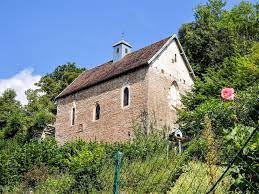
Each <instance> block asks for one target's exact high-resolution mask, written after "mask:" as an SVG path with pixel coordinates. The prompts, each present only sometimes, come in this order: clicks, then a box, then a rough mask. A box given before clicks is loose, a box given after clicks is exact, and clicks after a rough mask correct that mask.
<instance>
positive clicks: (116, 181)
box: [113, 151, 122, 194]
mask: <svg viewBox="0 0 259 194" xmlns="http://www.w3.org/2000/svg"><path fill="white" fill-rule="evenodd" d="M121 161H122V152H120V151H118V152H117V153H116V156H115V175H114V185H113V193H114V194H119V191H120V188H119V187H120V168H121Z"/></svg>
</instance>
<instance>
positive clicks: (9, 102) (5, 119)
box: [0, 89, 26, 139]
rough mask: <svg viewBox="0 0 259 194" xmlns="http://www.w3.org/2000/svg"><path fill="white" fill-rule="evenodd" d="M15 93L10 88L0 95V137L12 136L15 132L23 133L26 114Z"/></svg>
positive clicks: (7, 137)
mask: <svg viewBox="0 0 259 194" xmlns="http://www.w3.org/2000/svg"><path fill="white" fill-rule="evenodd" d="M15 97H16V93H15V91H14V90H12V89H7V90H6V91H4V93H3V95H2V96H0V139H1V138H3V139H9V138H13V137H14V136H15V135H16V134H18V133H20V135H21V134H24V132H25V130H26V127H25V126H26V114H25V112H24V110H23V108H22V105H21V104H20V102H19V101H17V100H16V99H15Z"/></svg>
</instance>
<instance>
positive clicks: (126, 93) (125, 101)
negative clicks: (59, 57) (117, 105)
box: [123, 87, 129, 106]
mask: <svg viewBox="0 0 259 194" xmlns="http://www.w3.org/2000/svg"><path fill="white" fill-rule="evenodd" d="M128 105H129V88H128V87H125V88H124V90H123V106H128Z"/></svg>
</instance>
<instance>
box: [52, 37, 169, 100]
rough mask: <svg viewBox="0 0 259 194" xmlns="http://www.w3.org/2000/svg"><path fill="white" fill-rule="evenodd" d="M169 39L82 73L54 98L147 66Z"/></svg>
mask: <svg viewBox="0 0 259 194" xmlns="http://www.w3.org/2000/svg"><path fill="white" fill-rule="evenodd" d="M171 37H172V36H170V37H167V38H164V39H162V40H160V41H157V42H154V43H152V44H150V45H147V46H145V47H143V48H140V49H138V50H136V51H133V52H131V53H129V54H127V55H126V56H124V57H123V58H121V59H120V60H118V61H116V62H113V60H110V61H108V62H105V63H103V64H101V65H98V66H96V67H94V68H91V69H89V70H86V71H84V72H83V73H82V74H80V75H79V76H78V77H77V78H76V79H75V80H74V81H73V82H72V83H71V84H70V85H69V86H67V87H66V88H65V89H64V90H63V91H62V92H61V93H60V94H59V95H58V96H57V97H56V98H61V97H65V96H67V95H69V94H71V93H75V92H78V91H80V90H82V89H85V88H87V87H91V86H93V85H95V84H98V83H99V82H101V81H105V80H107V79H111V78H113V77H115V76H118V75H120V74H122V73H125V72H127V71H129V70H133V69H135V68H137V67H141V66H142V65H144V64H148V61H149V60H150V59H151V58H152V56H153V55H155V54H156V53H157V52H158V51H159V50H160V49H161V48H162V46H163V45H164V44H165V43H166V42H167V41H168V40H169V39H170V38H171Z"/></svg>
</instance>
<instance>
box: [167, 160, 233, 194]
mask: <svg viewBox="0 0 259 194" xmlns="http://www.w3.org/2000/svg"><path fill="white" fill-rule="evenodd" d="M215 169H217V170H216V171H215V174H214V180H213V182H211V177H210V175H209V167H208V165H207V164H205V163H202V162H199V161H191V162H189V163H188V165H186V166H185V167H184V169H183V171H184V172H183V173H182V174H181V176H180V177H179V178H178V180H177V181H176V183H175V185H174V186H173V188H172V189H171V191H170V192H169V193H172V194H173V193H186V194H188V193H190V194H191V193H206V191H208V189H209V188H210V187H211V186H212V185H213V183H214V182H215V181H216V180H217V179H218V178H219V177H220V176H221V174H222V172H223V169H222V168H220V167H217V166H215ZM231 181H232V180H231V179H230V177H225V178H224V179H223V180H222V181H221V182H220V183H219V184H218V186H217V187H216V189H215V190H214V193H218V194H219V193H222V194H223V193H227V191H228V189H229V187H230V184H231Z"/></svg>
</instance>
